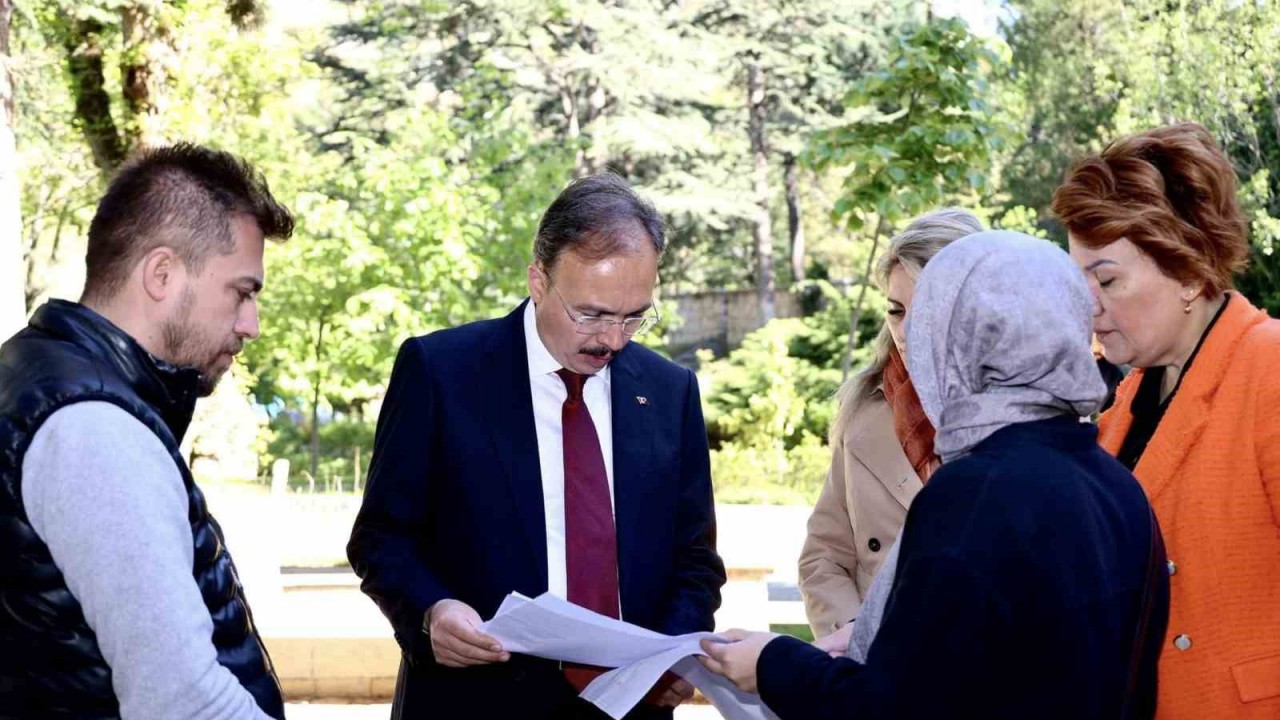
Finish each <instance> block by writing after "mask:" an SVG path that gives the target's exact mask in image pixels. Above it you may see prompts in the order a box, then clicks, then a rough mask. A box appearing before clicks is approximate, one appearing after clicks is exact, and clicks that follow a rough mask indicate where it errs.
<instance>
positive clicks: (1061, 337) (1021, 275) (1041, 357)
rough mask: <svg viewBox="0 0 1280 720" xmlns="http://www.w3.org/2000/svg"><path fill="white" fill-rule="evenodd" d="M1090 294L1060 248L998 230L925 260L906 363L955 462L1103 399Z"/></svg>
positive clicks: (882, 602)
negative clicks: (1026, 425)
mask: <svg viewBox="0 0 1280 720" xmlns="http://www.w3.org/2000/svg"><path fill="white" fill-rule="evenodd" d="M1092 315H1093V298H1092V297H1091V296H1090V294H1089V288H1088V286H1087V285H1086V284H1085V280H1084V276H1083V274H1082V273H1081V272H1080V269H1079V268H1077V267H1076V265H1075V263H1073V262H1072V261H1071V258H1069V257H1068V256H1067V254H1066V253H1064V252H1063V251H1062V250H1060V249H1059V248H1058V247H1057V246H1056V245H1053V244H1052V243H1050V242H1048V241H1046V240H1037V239H1036V238H1033V237H1029V236H1027V235H1022V234H1021V233H1014V232H1007V231H1000V230H991V231H987V232H980V233H976V234H974V235H970V236H968V237H966V238H964V239H962V240H957V241H955V242H953V243H951V244H950V245H948V246H947V247H945V248H943V250H942V251H941V252H939V253H938V254H937V255H935V256H934V257H933V259H932V260H930V261H929V264H928V265H925V268H924V272H922V273H921V274H920V278H919V279H918V280H917V281H916V291H915V296H914V297H913V298H912V300H911V310H910V311H909V312H908V314H907V371H908V372H909V373H910V374H911V382H912V384H913V385H915V388H916V393H918V394H919V395H920V403H921V404H922V405H923V406H924V411H925V414H926V415H928V416H929V420H930V421H931V422H932V423H933V425H934V427H935V428H936V430H937V435H936V436H935V437H934V440H933V446H934V449H935V451H937V452H938V454H939V455H941V456H942V460H943V462H949V461H951V460H954V459H955V458H956V457H958V456H960V455H963V454H964V453H966V452H968V451H969V450H970V449H972V448H973V446H975V445H977V444H978V443H980V442H982V441H983V440H985V439H986V438H987V437H988V436H990V435H991V434H992V433H994V432H995V431H997V430H999V429H1000V428H1003V427H1005V426H1007V425H1011V424H1013V423H1019V422H1030V421H1032V420H1042V419H1046V418H1050V417H1054V416H1057V415H1066V414H1073V415H1077V416H1080V417H1084V416H1086V415H1091V414H1093V413H1094V412H1095V411H1096V410H1097V409H1098V408H1100V407H1101V406H1102V400H1103V398H1104V397H1106V393H1107V386H1106V384H1105V383H1104V382H1103V381H1102V376H1101V375H1100V374H1099V372H1098V364H1097V361H1096V360H1095V359H1094V357H1093V352H1092V350H1090V347H1089V336H1090V332H1091V325H1092ZM901 542H902V536H901V535H899V536H898V539H897V541H896V542H894V544H893V546H892V547H891V548H890V549H889V554H888V555H887V556H886V557H885V561H884V564H883V565H882V566H881V568H880V572H879V573H877V574H876V577H875V580H873V581H872V583H871V587H870V589H868V591H867V597H866V598H865V599H864V601H863V603H862V609H861V610H860V611H859V612H858V619H857V622H856V623H855V624H854V626H853V634H852V635H851V637H850V640H849V649H848V653H847V654H848V656H849V657H851V658H853V659H854V660H857V661H858V662H865V661H866V658H867V653H868V652H869V651H870V649H871V645H872V643H873V642H874V641H875V636H876V634H877V633H878V632H879V630H880V621H881V618H882V617H883V616H884V610H885V606H886V605H887V604H888V600H889V590H890V589H891V588H892V587H893V578H894V575H896V574H897V566H898V546H899V544H900V543H901Z"/></svg>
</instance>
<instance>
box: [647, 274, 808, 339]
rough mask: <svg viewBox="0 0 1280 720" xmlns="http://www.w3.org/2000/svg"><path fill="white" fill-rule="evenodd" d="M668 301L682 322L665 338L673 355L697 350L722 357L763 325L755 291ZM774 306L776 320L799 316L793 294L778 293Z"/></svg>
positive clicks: (702, 294) (712, 292)
mask: <svg viewBox="0 0 1280 720" xmlns="http://www.w3.org/2000/svg"><path fill="white" fill-rule="evenodd" d="M668 299H669V300H674V301H675V303H676V308H677V312H679V314H680V317H681V318H682V319H683V324H682V325H681V326H680V327H679V328H677V329H676V330H674V331H672V332H669V333H668V334H667V341H668V344H669V346H670V347H671V348H672V349H673V350H674V351H675V352H676V354H677V355H680V354H682V353H683V352H684V351H686V350H690V349H694V348H700V347H709V348H712V349H714V350H715V351H716V354H717V355H719V354H723V353H724V352H726V351H727V350H728V349H730V348H735V347H737V346H738V345H740V344H741V343H742V339H743V338H744V337H746V335H747V334H748V333H750V332H751V331H753V330H756V329H757V328H759V327H760V326H761V325H762V324H763V323H762V322H761V321H760V304H759V302H757V300H756V293H755V290H709V291H705V292H698V293H689V294H686V295H676V296H673V297H671V296H669V297H668ZM774 303H775V307H776V310H777V312H776V314H777V317H799V316H800V302H799V299H798V298H797V297H796V296H795V295H794V294H792V293H790V292H787V291H784V290H779V291H778V292H777V293H776V294H775V296H774Z"/></svg>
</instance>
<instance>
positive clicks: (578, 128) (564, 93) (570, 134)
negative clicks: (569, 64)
mask: <svg viewBox="0 0 1280 720" xmlns="http://www.w3.org/2000/svg"><path fill="white" fill-rule="evenodd" d="M560 109H561V111H562V112H564V121H565V142H567V143H569V147H572V148H574V159H573V176H574V177H575V178H580V177H585V176H586V175H587V172H588V170H587V153H586V151H585V149H584V148H583V147H582V125H581V122H580V120H579V118H578V99H577V98H576V97H574V96H573V91H572V89H571V88H570V87H569V86H568V85H561V86H560Z"/></svg>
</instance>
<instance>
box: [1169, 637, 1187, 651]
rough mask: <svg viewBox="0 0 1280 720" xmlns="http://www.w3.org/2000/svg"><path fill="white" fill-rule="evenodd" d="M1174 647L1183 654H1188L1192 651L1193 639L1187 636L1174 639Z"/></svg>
mask: <svg viewBox="0 0 1280 720" xmlns="http://www.w3.org/2000/svg"><path fill="white" fill-rule="evenodd" d="M1173 646H1174V647H1176V648H1178V649H1179V650H1181V651H1183V652H1186V651H1188V650H1190V649H1191V638H1189V637H1187V636H1186V635H1179V636H1178V637H1176V638H1174V639H1173Z"/></svg>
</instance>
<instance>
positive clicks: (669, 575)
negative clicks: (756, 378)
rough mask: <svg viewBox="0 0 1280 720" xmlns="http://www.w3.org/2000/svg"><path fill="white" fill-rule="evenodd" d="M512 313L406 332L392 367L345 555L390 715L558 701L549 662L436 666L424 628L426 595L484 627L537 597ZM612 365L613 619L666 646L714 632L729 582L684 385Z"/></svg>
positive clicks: (528, 423)
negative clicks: (383, 677)
mask: <svg viewBox="0 0 1280 720" xmlns="http://www.w3.org/2000/svg"><path fill="white" fill-rule="evenodd" d="M526 302H528V301H526ZM523 313H524V304H523V303H522V304H521V305H520V307H518V308H517V309H516V310H515V311H513V312H512V313H510V314H509V315H507V316H506V317H504V318H500V319H496V320H487V321H482V322H476V323H471V324H469V325H464V326H462V327H458V328H454V329H450V330H443V331H440V332H436V333H433V334H431V335H427V336H422V337H415V338H411V339H409V340H408V341H406V342H405V343H404V345H403V346H402V347H401V348H400V353H399V355H398V357H397V358H396V363H395V368H394V370H393V371H392V373H391V382H390V386H389V387H388V389H387V397H386V400H385V402H384V404H383V407H382V412H381V415H380V416H379V418H378V428H377V435H376V439H375V442H374V452H373V458H372V461H371V463H370V467H369V480H368V483H367V486H366V489H365V497H364V504H363V506H362V507H361V509H360V513H359V515H358V516H357V518H356V523H355V528H354V530H353V532H352V535H351V541H350V543H349V545H348V547H347V554H348V557H349V558H350V560H351V565H352V568H354V570H355V572H356V574H357V575H359V576H360V577H361V578H362V580H363V583H362V586H361V587H362V589H363V590H364V592H365V593H367V594H368V595H369V596H370V597H372V598H373V599H374V600H375V601H376V602H377V603H378V605H379V607H380V608H381V609H382V611H383V613H384V614H385V615H386V616H387V617H388V618H389V619H390V620H391V624H392V626H393V628H394V630H395V636H396V639H397V641H398V642H399V644H400V647H401V648H402V650H403V653H404V659H405V662H404V663H403V664H402V667H401V675H400V681H399V688H398V690H397V698H396V706H397V708H396V710H397V716H398V717H416V716H419V715H422V714H431V715H432V716H436V715H438V716H440V717H455V716H456V717H473V718H484V717H541V716H544V715H545V714H546V713H547V712H549V711H550V709H551V708H552V707H553V706H555V705H556V704H557V703H562V702H563V701H564V694H565V692H566V688H568V684H567V683H566V682H565V681H564V680H563V677H562V675H561V673H560V672H559V671H558V670H557V668H556V666H555V665H554V664H553V663H549V662H547V661H541V660H536V659H534V658H528V657H523V656H515V657H513V658H512V660H511V661H510V662H508V663H503V664H499V665H493V666H483V667H471V668H464V669H450V668H445V667H443V666H441V665H438V664H436V663H435V660H434V658H433V656H432V653H431V647H430V642H429V640H428V639H427V638H426V636H425V635H424V634H423V632H422V621H423V615H424V613H425V612H426V611H427V609H428V608H430V607H431V606H432V605H433V604H435V603H436V602H437V601H439V600H442V599H445V598H452V599H456V600H461V601H462V602H465V603H467V604H468V605H470V606H471V607H473V608H475V610H476V611H477V612H478V613H480V615H481V616H482V617H485V618H488V617H491V616H492V615H493V614H494V612H495V611H496V610H497V608H498V605H499V604H500V603H501V602H502V599H503V598H504V597H506V595H507V594H508V593H510V592H511V591H513V590H514V591H519V592H521V593H523V594H525V595H528V596H530V597H533V596H536V595H539V594H541V593H543V592H545V591H546V590H547V550H546V544H547V543H546V528H545V521H544V515H543V502H542V479H541V468H540V465H539V461H538V441H537V432H536V430H535V426H534V415H533V400H532V393H531V390H530V385H529V369H528V360H527V356H526V348H525V339H524V322H523ZM610 366H611V368H612V371H611V372H612V377H611V380H610V382H611V388H612V422H613V471H614V478H613V491H614V507H615V515H616V523H617V540H618V574H619V592H620V597H621V605H622V618H623V619H624V620H626V621H628V622H631V623H635V624H637V625H640V626H643V627H646V628H650V629H652V630H657V631H659V632H663V633H667V634H678V633H686V632H694V631H699V630H710V629H712V628H713V626H714V621H713V618H712V614H713V613H714V612H715V610H716V608H717V607H719V605H720V587H721V586H722V585H723V584H724V581H725V574H724V565H723V563H722V562H721V561H720V558H719V556H718V555H717V554H716V550H715V510H714V506H713V503H712V493H711V477H710V464H709V457H708V451H707V436H706V429H705V426H704V424H703V419H702V410H701V405H700V402H699V396H698V385H697V381H696V378H695V377H694V375H693V373H692V372H690V371H689V370H687V369H684V368H681V367H680V366H678V365H676V364H674V363H672V362H670V361H668V360H666V359H664V358H662V357H661V356H659V355H657V354H656V353H654V352H652V351H650V350H648V349H647V348H644V347H642V346H640V345H637V344H636V343H629V344H628V345H627V346H626V347H625V348H624V349H623V350H622V351H621V352H619V353H618V354H617V356H615V358H614V359H613V361H612V363H611V364H610ZM639 398H644V401H641V400H640V399H639ZM454 702H457V703H458V704H457V705H456V710H455V712H457V713H459V714H457V715H452V714H450V713H449V711H448V708H450V707H452V706H453V703H454Z"/></svg>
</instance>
